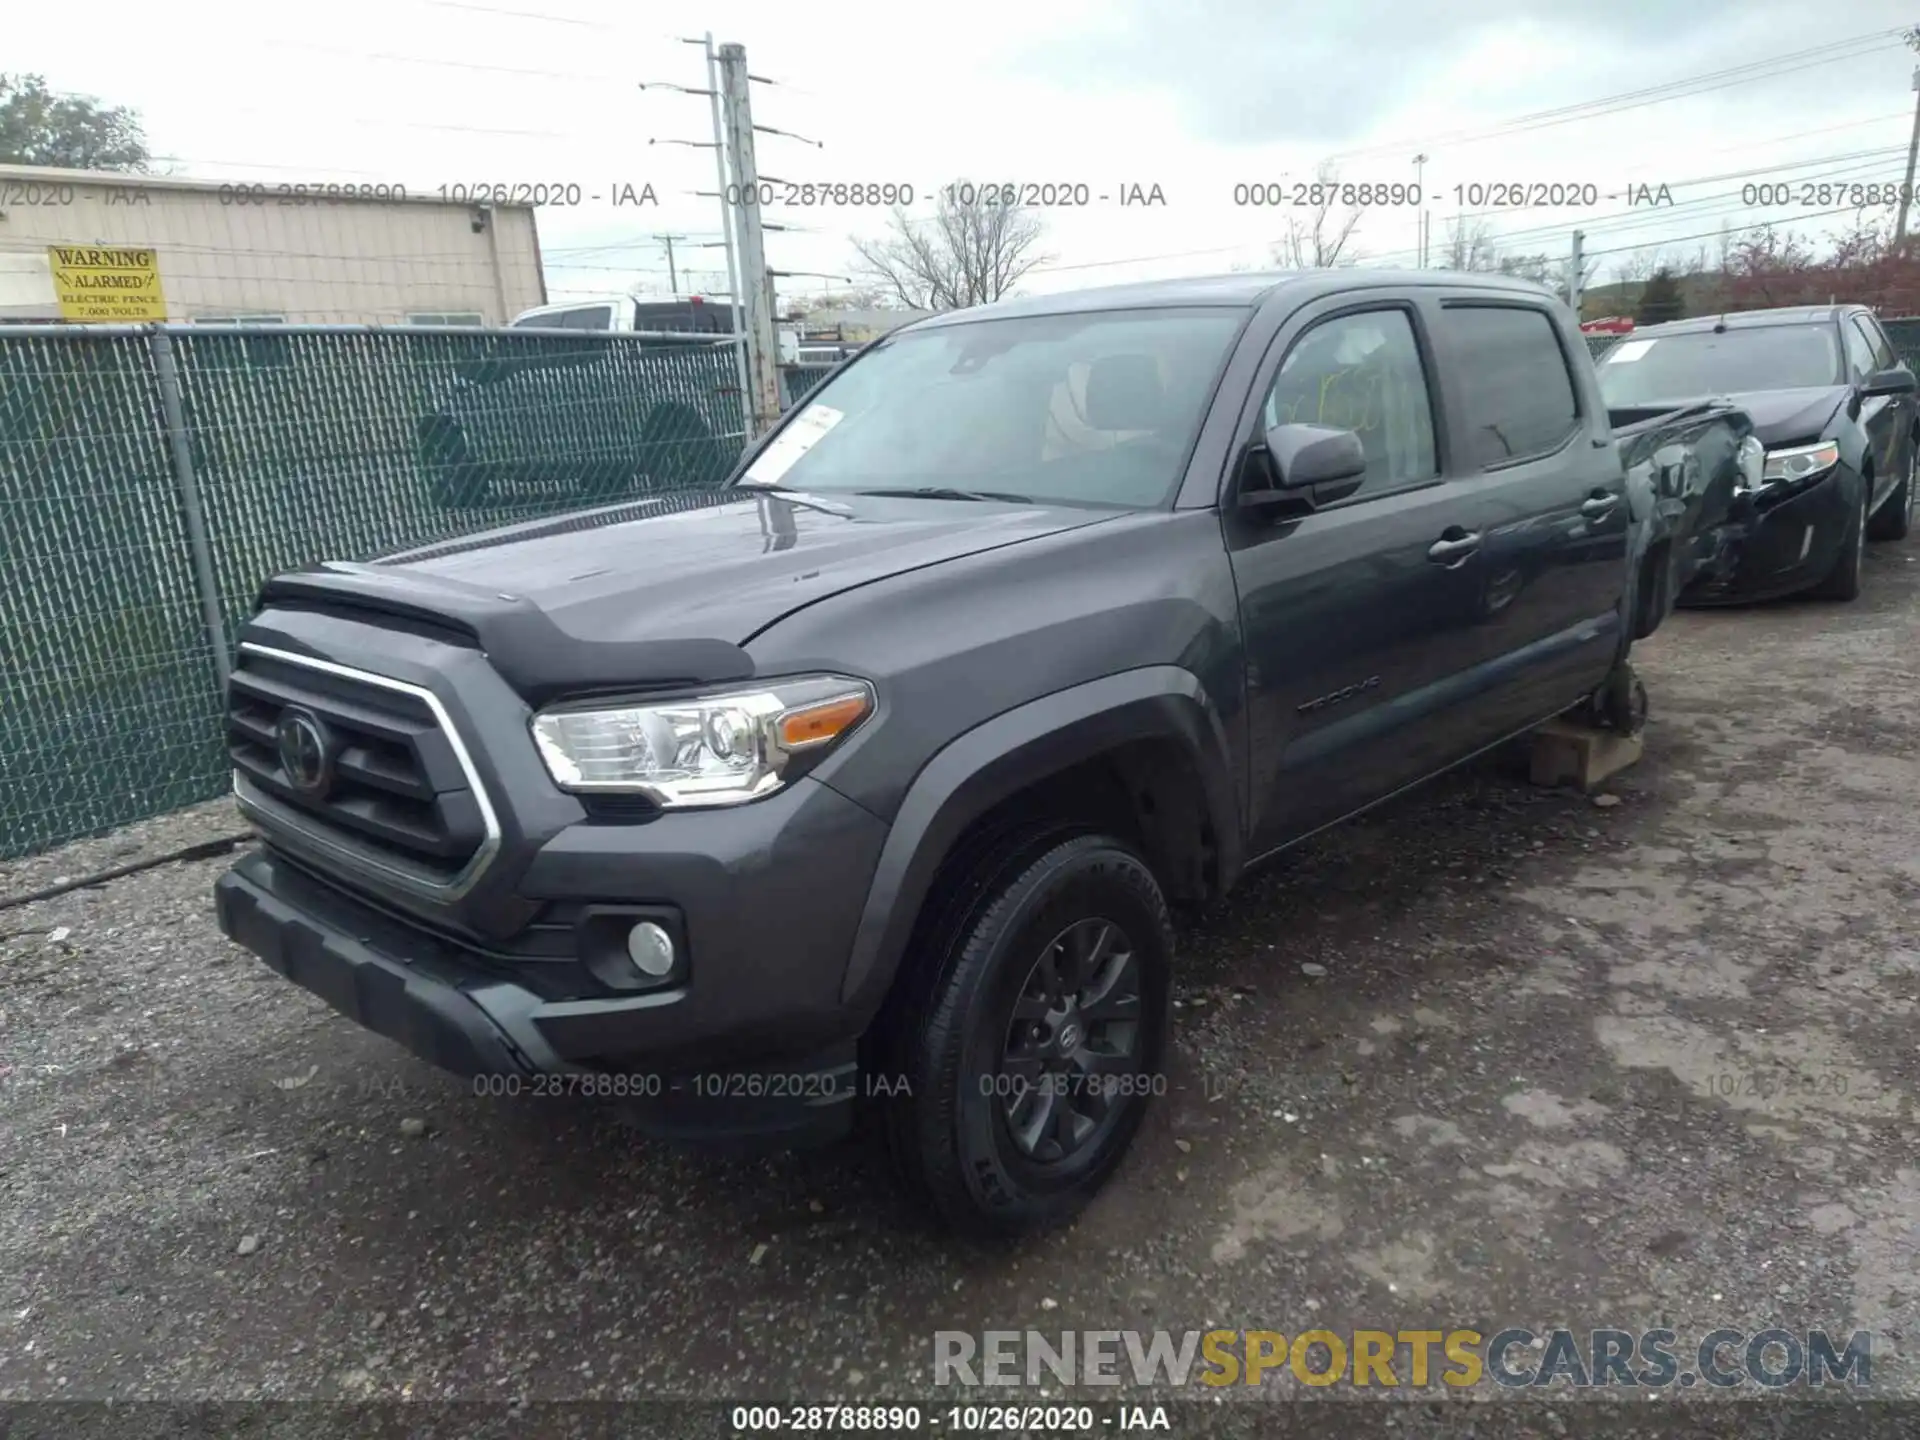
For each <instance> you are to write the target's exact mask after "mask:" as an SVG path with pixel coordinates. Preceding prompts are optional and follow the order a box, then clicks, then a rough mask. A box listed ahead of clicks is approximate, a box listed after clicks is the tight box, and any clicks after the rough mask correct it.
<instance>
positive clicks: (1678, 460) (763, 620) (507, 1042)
mask: <svg viewBox="0 0 1920 1440" xmlns="http://www.w3.org/2000/svg"><path fill="white" fill-rule="evenodd" d="M1759 464H1760V459H1759V455H1758V446H1757V445H1756V444H1755V442H1754V441H1753V440H1752V437H1751V435H1750V433H1749V426H1748V424H1747V421H1746V418H1745V416H1744V415H1743V414H1742V413H1741V412H1740V411H1739V410H1737V409H1735V408H1733V407H1731V406H1728V405H1725V404H1712V403H1708V404H1700V405H1693V406H1690V407H1688V408H1684V409H1681V410H1677V411H1675V412H1673V413H1671V414H1668V415H1665V416H1661V417H1652V418H1643V419H1641V420H1640V421H1639V423H1637V424H1635V425H1634V426H1633V427H1632V428H1631V429H1629V430H1627V431H1625V432H1624V433H1622V434H1618V435H1616V433H1615V431H1614V430H1613V428H1612V427H1611V424H1610V420H1609V416H1608V413H1607V411H1606V409H1605V407H1604V405H1603V404H1602V402H1601V399H1600V392H1599V390H1598V387H1597V385H1596V382H1595V379H1594V371H1593V366H1592V363H1591V362H1590V360H1589V358H1588V354H1587V350H1586V347H1585V345H1584V344H1583V343H1582V340H1581V336H1580V333H1579V331H1578V329H1577V328H1576V326H1575V324H1574V321H1573V317H1572V315H1571V314H1570V313H1569V312H1568V311H1567V310H1566V308H1565V307H1564V306H1563V305H1562V304H1561V303H1560V302H1559V301H1557V300H1556V299H1554V298H1553V297H1552V296H1550V295H1549V294H1547V293H1546V292H1545V291H1544V290H1542V289H1540V288H1538V287H1535V286H1531V285H1527V284H1523V283H1520V282H1517V281H1504V280H1499V279H1491V278H1487V277H1482V276H1467V275H1449V274H1443V273H1433V272H1422V273H1415V274H1393V273H1369V272H1365V271H1354V270H1348V271H1339V272H1332V273H1306V274H1294V275H1286V276H1271V275H1266V276H1262V275H1235V276H1229V277H1224V278H1218V279H1205V280H1184V281H1176V282H1166V283H1160V284H1153V285H1143V286H1130V287H1119V288H1114V289H1107V290H1094V291H1086V292H1082V293H1078V294H1070V295H1060V296H1049V297H1045V298H1041V299H1030V300H1022V301H1015V302H1010V303H1005V304H999V305H993V306H987V307H984V308H981V309H978V310H969V311H964V312H960V313H956V314H949V315H942V316H938V317H935V318H932V319H929V320H926V321H923V322H920V323H917V324H914V325H912V326H910V327H907V328H905V329H903V330H900V331H897V332H895V333H894V334H892V335H891V336H889V337H887V338H886V339H885V340H883V341H880V342H879V343H877V344H875V345H873V346H871V347H870V348H868V349H867V350H866V351H864V352H863V353H862V354H861V355H860V356H858V357H857V358H855V359H853V360H852V361H850V362H849V363H847V364H846V365H844V366H843V367H841V368H840V369H839V370H837V371H836V372H835V373H834V374H833V375H832V376H831V377H830V378H828V379H827V380H826V381H825V382H824V383H823V384H822V385H821V386H820V387H818V388H817V389H816V390H815V391H814V392H813V393H812V394H811V395H809V396H808V397H806V398H805V399H804V400H803V401H802V402H801V403H800V404H798V405H796V406H795V407H794V409H793V410H792V411H791V412H790V413H789V414H788V415H787V416H785V417H784V419H783V420H782V422H781V423H780V424H779V425H778V426H777V427H775V428H774V429H773V431H772V432H771V433H769V434H767V435H766V436H764V437H763V438H762V439H761V440H760V441H759V442H758V443H757V444H756V445H754V446H753V447H752V448H751V449H750V450H749V452H748V453H747V454H746V455H745V456H743V457H741V459H740V461H739V463H738V465H737V467H736V469H735V470H734V472H733V473H732V474H731V475H730V476H729V477H728V478H727V483H726V484H724V485H722V486H720V487H719V488H717V489H712V490H708V491H701V492H690V493H687V494H683V495H679V496H675V497H670V498H667V499H647V500H641V501H637V502H632V503H628V504H623V505H617V506H612V507H607V508H601V509H596V510H588V511H584V512H581V513H578V514H573V515H569V516H565V517H562V518H559V519H549V520H544V521H540V522H536V523H530V524H524V525H519V526H515V527H512V528H508V529H503V530H498V531H494V532H490V533H486V534H480V535H474V536H471V537H469V538H465V539H461V540H455V541H452V542H449V543H445V544H440V545H435V546H433V547H430V548H427V549H421V550H415V551H412V552H409V553H406V554H401V555H395V556H391V557H388V558H386V559H383V560H379V561H376V562H374V563H371V564H345V563H336V564H322V565H315V566H312V567H310V568H308V569H305V570H302V571H298V572H295V573H292V574H286V575H281V576H278V577H275V578H274V579H272V580H270V581H268V582H267V583H266V585H265V587H264V588H263V590H262V592H261V595H260V600H259V606H258V609H257V612H256V613H255V614H254V615H253V617H252V619H251V621H250V623H249V624H248V625H247V626H246V628H245V631H244V633H243V635H242V637H241V641H242V643H241V646H240V650H239V656H238V661H237V664H236V666H235V668H234V672H233V680H232V687H231V693H230V696H229V708H228V712H227V728H228V734H229V738H230V744H231V753H232V759H233V766H234V787H235V791H236V793H237V796H238V799H239V803H240V805H241V807H242V808H243V810H244V811H245V813H246V814H247V815H248V816H249V817H250V818H251V819H252V820H253V822H254V823H255V825H256V826H257V827H258V829H259V832H260V836H261V839H262V841H263V842H264V843H263V844H262V845H261V846H260V847H259V848H257V849H256V850H254V851H252V852H251V853H249V854H248V855H246V856H245V857H244V858H242V859H241V860H239V861H238V862H237V863H236V864H235V865H234V866H233V868H232V869H231V870H230V871H229V872H228V873H227V874H226V875H224V876H223V877H222V878H221V879H220V881H219V882H218V885H217V902H218V909H219V917H220V923H221V926H222V928H223V929H224V931H225V932H226V933H227V934H228V935H229V936H231V937H233V938H234V939H235V940H237V941H238V942H239V943H241V944H242V945H244V946H246V947H248V948H249V949H251V950H253V951H254V952H256V953H257V954H258V955H259V956H260V957H261V958H262V959H263V960H264V961H265V962H266V963H267V964H268V965H270V966H272V967H273V968H274V969H275V970H277V971H279V972H280V973H281V974H283V975H285V976H286V977H287V978H288V979H290V980H292V981H293V982H294V983H296V984H299V985H302V986H305V987H306V988H307V989H309V990H311V991H313V992H315V993H316V994H318V995H320V996H322V997H324V998H325V999H326V1000H327V1001H328V1002H330V1003H331V1004H332V1005H334V1006H335V1007H337V1008H338V1009H339V1010H341V1011H342V1012H344V1013H345V1014H346V1015H348V1016H350V1017H351V1018H353V1019H354V1020H356V1021H358V1022H359V1023H360V1024H362V1025H364V1026H367V1027H369V1028H371V1029H372V1030H375V1031H377V1032H379V1033H381V1034H383V1035H386V1036H389V1037H391V1038H392V1039H394V1040H396V1041H398V1042H399V1043H400V1044H402V1045H405V1046H407V1047H409V1048H410V1049H412V1050H413V1051H415V1052H416V1053H418V1054H420V1055H422V1056H424V1057H425V1058H427V1059H428V1060H430V1061H432V1062H434V1063H435V1064H438V1065H441V1066H444V1067H447V1068H449V1069H451V1070H454V1071H457V1072H460V1073H462V1074H465V1075H470V1076H472V1077H474V1082H473V1083H474V1085H475V1089H476V1091H478V1092H480V1093H487V1094H512V1093H533V1092H535V1091H539V1092H541V1093H547V1094H558V1093H567V1094H580V1095H591V1096H606V1097H612V1098H615V1099H618V1100H620V1101H621V1102H623V1104H625V1105H627V1106H629V1107H631V1108H632V1109H633V1110H634V1112H635V1113H636V1114H639V1115H641V1116H642V1117H643V1118H644V1119H645V1120H646V1121H647V1122H648V1123H650V1124H652V1125H654V1126H656V1127H658V1128H659V1129H660V1130H661V1131H663V1132H666V1133H671V1134H682V1135H685V1134H699V1135H708V1136H711V1135H722V1134H725V1135H738V1134H746V1133H750V1134H754V1135H764V1134H772V1135H775V1136H784V1137H786V1138H788V1139H800V1138H803V1137H815V1136H819V1135H824V1134H832V1133H837V1132H840V1131H843V1130H844V1129H845V1128H846V1127H847V1126H848V1124H849V1122H850V1121H851V1119H852V1118H853V1116H854V1114H855V1112H856V1111H857V1110H867V1111H870V1112H871V1113H872V1115H873V1116H874V1117H875V1120H876V1122H877V1127H878V1128H879V1130H880V1131H881V1132H882V1133H884V1135H885V1136H886V1137H887V1141H888V1143H889V1145H890V1146H891V1148H892V1150H893V1152H894V1154H895V1156H896V1158H897V1160H898V1162H899V1168H900V1170H901V1172H902V1174H903V1176H904V1177H905V1179H906V1181H907V1183H908V1185H909V1187H910V1188H911V1189H912V1190H913V1191H914V1192H916V1193H918V1194H919V1195H921V1196H922V1197H924V1198H925V1200H926V1201H927V1202H928V1203H929V1204H930V1205H931V1206H932V1208H933V1209H934V1210H935V1211H937V1213H938V1214H940V1215H941V1216H943V1217H945V1219H946V1220H948V1221H949V1222H951V1223H953V1224H955V1225H957V1226H961V1227H965V1228H971V1229H977V1230H985V1231H995V1232H1012V1231H1019V1230H1023V1229H1028V1228H1031V1227H1035V1226H1039V1225H1044V1224H1047V1223H1050V1222H1054V1221H1058V1220H1060V1219H1062V1218H1063V1217H1065V1216H1068V1215H1070V1214H1072V1213H1073V1212H1074V1211H1075V1210H1076V1209H1078V1208H1079V1207H1080V1206H1081V1205H1083V1204H1084V1203H1085V1202H1086V1201H1087V1199H1088V1198H1089V1197H1090V1196H1091V1195H1092V1194H1093V1193H1094V1192H1095V1191H1096V1190H1097V1189H1098V1188H1099V1186H1100V1185H1101V1184H1102V1183H1103V1182H1104V1181H1105V1180H1106V1179H1107V1177H1108V1176H1109V1175H1110V1174H1111V1173H1112V1172H1113V1170H1114V1169H1115V1167H1116V1166H1117V1165H1118V1164H1119V1163H1120V1160H1121V1158H1122V1156H1123V1154H1124V1153H1125V1151H1126V1149H1127V1146H1128V1143H1129V1141H1130V1140H1131V1139H1132V1137H1133V1134H1134V1132H1135V1130H1136V1129H1137V1127H1138V1126H1139V1124H1140V1121H1141V1118H1142V1115H1143V1113H1144V1112H1145V1110H1146V1108H1147V1106H1148V1105H1149V1104H1150V1103H1151V1101H1152V1099H1153V1097H1154V1096H1155V1095H1157V1094H1160V1093H1161V1092H1162V1091H1163V1090H1164V1088H1165V1079H1164V1071H1163V1068H1162V1064H1163V1060H1164V1057H1165V1055H1166V1049H1167V1045H1168V1040H1169V1021H1170V1013H1171V1012H1170V1009H1169V994H1170V991H1171V987H1172V985H1173V982H1174V977H1175V975H1176V973H1177V970H1178V966H1179V958H1178V956H1177V954H1176V953H1175V940H1174V929H1173V926H1172V924H1171V921H1170V918H1169V917H1170V911H1171V910H1172V909H1173V908H1177V907H1190V906H1198V905H1201V904H1204V903H1206V902H1208V901H1211V900H1213V899H1215V898H1217V897H1219V896H1221V895H1222V894H1223V893H1225V892H1226V891H1227V890H1228V889H1230V888H1231V887H1232V886H1233V884H1234V882H1235V881H1236V879H1237V878H1238V877H1239V876H1240V875H1242V874H1243V873H1244V872H1245V871H1246V869H1247V868H1248V867H1249V866H1250V865H1252V864H1254V863H1256V862H1257V861H1260V860H1263V859H1265V858H1267V857H1269V856H1272V855H1274V854H1276V853H1277V852H1279V851H1281V850H1284V849H1285V848H1286V847H1288V846H1290V845H1292V844H1294V843H1296V842H1297V841H1299V840H1301V839H1302V838H1303V837H1305V836H1308V835H1311V834H1312V833H1314V832H1315V831H1316V830H1319V829H1321V828H1322V827H1324V826H1327V825H1330V824H1332V823H1334V822H1336V821H1338V820H1340V819H1341V818H1342V817H1344V816H1348V815H1352V814H1353V813H1355V812H1356V811H1359V810H1362V809H1365V808H1366V807H1368V806H1371V805H1373V804H1375V803H1377V802H1379V801H1381V800H1382V799H1385V798H1386V797H1388V796H1390V795H1393V794H1395V793H1396V792H1398V791H1401V790H1403V789H1405V788H1406V787H1408V786H1410V785H1413V784H1415V783H1416V782H1418V781H1421V780H1424V779H1426V778H1427V777H1429V776H1432V775H1434V774H1436V773H1438V772H1440V771H1442V770H1445V769H1447V768H1448V767H1450V766H1453V765H1456V764H1458V763H1460V762H1461V761H1463V760H1466V759H1467V758H1469V757H1471V756H1473V755H1475V754H1477V753H1479V752H1481V751H1484V750H1486V749H1488V748H1489V747H1491V746H1494V745H1496V744H1498V743H1500V742H1501V741H1504V740H1506V739H1507V738H1509V737H1512V736H1516V735H1519V734H1522V733H1524V732H1525V731H1527V730H1528V729H1529V728H1530V727H1533V726H1535V725H1537V724H1539V723H1540V722H1541V721H1543V720H1546V719H1548V718H1549V717H1552V716H1555V715H1558V714H1560V713H1562V712H1564V711H1567V710H1569V709H1571V708H1574V707H1587V708H1588V709H1590V710H1591V711H1592V712H1593V713H1594V714H1595V715H1596V716H1598V717H1600V718H1601V719H1602V720H1604V721H1605V722H1606V723H1610V724H1613V725H1617V726H1621V727H1632V726H1635V725H1637V724H1638V723H1639V718H1640V715H1641V714H1642V713H1643V692H1641V691H1640V689H1639V687H1638V685H1637V684H1636V683H1635V682H1634V681H1633V678H1632V669H1631V666H1630V665H1629V663H1628V650H1629V647H1630V646H1631V644H1632V643H1633V641H1634V640H1635V639H1636V638H1638V637H1640V636H1643V635H1645V634H1647V633H1649V632H1650V631H1651V630H1652V629H1653V628H1654V627H1655V626H1657V625H1658V624H1659V623H1660V622H1661V620H1662V619H1663V618H1664V616H1665V614H1666V613H1667V610H1668V608H1669V607H1670V606H1671V605H1672V603H1673V597H1674V596H1675V595H1677V594H1678V593H1679V591H1680V590H1681V589H1683V588H1684V587H1685V585H1686V584H1687V583H1688V581H1689V580H1690V578H1691V567H1693V566H1694V565H1695V564H1697V563H1698V555H1697V547H1696V545H1695V544H1694V534H1695V531H1696V530H1697V529H1698V528H1699V527H1700V526H1701V525H1702V524H1703V523H1711V521H1712V517H1713V516H1714V515H1715V514H1719V513H1724V511H1725V508H1726V507H1727V506H1728V505H1729V504H1731V503H1732V500H1731V497H1732V496H1733V494H1734V492H1735V491H1736V490H1737V489H1738V488H1739V487H1740V486H1741V484H1742V483H1743V480H1746V479H1750V478H1751V477H1753V476H1756V475H1757V474H1758V467H1759ZM1246 979H1247V981H1248V982H1249V983H1251V984H1267V983H1278V976H1277V975H1275V976H1261V975H1248V976H1247V977H1246Z"/></svg>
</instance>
